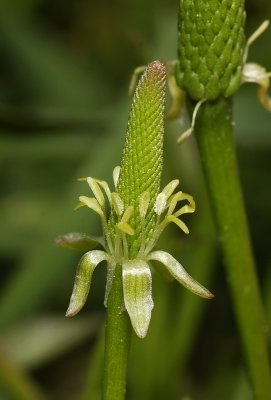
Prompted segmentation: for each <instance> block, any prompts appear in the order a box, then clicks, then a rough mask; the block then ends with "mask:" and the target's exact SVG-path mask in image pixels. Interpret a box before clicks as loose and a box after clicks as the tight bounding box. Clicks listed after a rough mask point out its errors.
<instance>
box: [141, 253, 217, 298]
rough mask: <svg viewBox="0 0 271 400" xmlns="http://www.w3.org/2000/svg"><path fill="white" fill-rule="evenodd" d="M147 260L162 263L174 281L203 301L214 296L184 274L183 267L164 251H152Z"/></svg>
mask: <svg viewBox="0 0 271 400" xmlns="http://www.w3.org/2000/svg"><path fill="white" fill-rule="evenodd" d="M148 260H156V261H159V262H160V263H162V264H163V265H164V266H165V267H166V268H167V270H168V271H169V273H170V274H171V275H172V276H173V278H175V279H176V281H178V282H179V283H180V284H181V285H183V286H184V287H185V288H186V289H188V290H190V292H192V293H195V294H197V295H198V296H200V297H203V298H205V299H212V298H213V297H214V295H213V294H212V293H211V292H210V291H209V290H208V289H206V288H205V287H204V286H202V285H201V284H200V283H199V282H197V281H196V280H195V279H194V278H192V276H190V275H189V274H188V272H186V270H185V269H184V267H183V266H182V265H181V264H180V263H179V262H178V261H177V260H176V259H175V258H174V257H172V255H171V254H169V253H167V252H165V251H160V250H158V251H153V252H152V253H150V254H149V255H148Z"/></svg>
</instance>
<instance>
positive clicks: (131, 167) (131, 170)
mask: <svg viewBox="0 0 271 400" xmlns="http://www.w3.org/2000/svg"><path fill="white" fill-rule="evenodd" d="M165 93H166V68H165V66H164V64H163V63H161V62H160V61H154V62H152V63H151V64H149V65H148V66H147V68H146V69H145V71H144V73H143V75H142V77H141V79H140V81H139V84H138V86H137V89H136V92H135V95H134V98H133V103H132V107H131V112H130V115H129V121H128V128H127V135H126V140H125V145H124V150H123V156H122V161H121V171H120V177H119V182H118V187H117V191H118V193H119V194H120V196H121V198H122V199H123V202H124V206H125V208H126V207H128V206H134V214H133V216H132V218H131V220H130V224H131V226H132V227H133V228H134V229H135V235H134V236H133V237H132V238H131V239H130V240H129V241H128V245H129V249H130V251H129V252H130V257H134V256H136V254H137V252H138V250H139V248H140V237H141V223H140V222H141V217H140V211H139V197H140V195H141V194H142V193H143V192H145V191H149V192H150V205H149V210H148V213H147V215H146V240H148V237H149V234H150V232H151V231H152V229H153V228H154V226H155V213H154V211H153V205H154V201H155V199H156V197H157V195H158V193H159V191H160V179H161V172H162V152H163V134H164V110H165Z"/></svg>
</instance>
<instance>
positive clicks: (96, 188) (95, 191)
mask: <svg viewBox="0 0 271 400" xmlns="http://www.w3.org/2000/svg"><path fill="white" fill-rule="evenodd" d="M87 183H88V184H89V186H90V189H91V190H92V192H93V194H94V196H95V197H96V199H97V201H98V203H99V204H100V205H101V206H102V207H103V206H104V195H103V192H102V191H101V189H100V186H99V185H98V183H97V182H96V181H95V179H93V178H87Z"/></svg>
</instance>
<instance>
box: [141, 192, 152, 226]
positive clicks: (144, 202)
mask: <svg viewBox="0 0 271 400" xmlns="http://www.w3.org/2000/svg"><path fill="white" fill-rule="evenodd" d="M149 205H150V192H148V191H145V192H143V193H142V194H141V195H140V196H139V215H140V217H141V218H142V219H144V218H145V217H146V214H147V211H148V208H149Z"/></svg>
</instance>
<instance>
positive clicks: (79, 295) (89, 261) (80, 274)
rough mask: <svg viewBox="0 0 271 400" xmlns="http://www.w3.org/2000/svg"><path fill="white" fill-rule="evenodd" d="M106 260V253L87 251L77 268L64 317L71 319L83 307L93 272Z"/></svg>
mask: <svg viewBox="0 0 271 400" xmlns="http://www.w3.org/2000/svg"><path fill="white" fill-rule="evenodd" d="M107 258H108V255H107V253H105V252H104V251H100V250H93V251H89V252H88V253H86V254H84V255H83V257H82V258H81V260H80V261H79V264H78V267H77V271H76V276H75V281H74V286H73V292H72V295H71V300H70V304H69V308H68V310H67V312H66V317H73V316H74V315H75V314H77V313H78V312H79V311H80V310H81V308H82V307H83V306H84V304H85V302H86V299H87V296H88V292H89V288H90V284H91V279H92V274H93V271H94V269H95V268H96V266H97V265H98V264H99V263H100V262H101V261H104V260H106V259H107Z"/></svg>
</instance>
